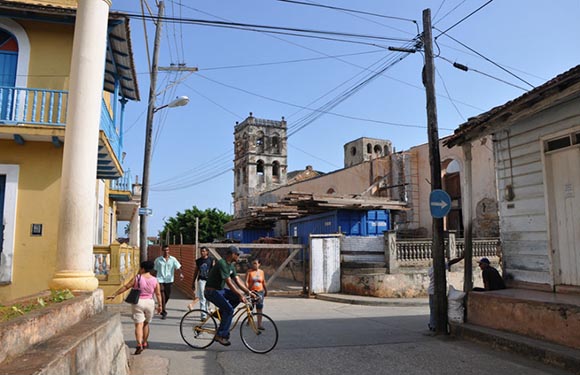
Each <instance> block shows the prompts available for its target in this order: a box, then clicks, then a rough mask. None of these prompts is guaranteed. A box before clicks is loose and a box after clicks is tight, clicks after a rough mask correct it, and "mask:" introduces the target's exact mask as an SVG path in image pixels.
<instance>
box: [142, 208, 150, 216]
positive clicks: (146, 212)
mask: <svg viewBox="0 0 580 375" xmlns="http://www.w3.org/2000/svg"><path fill="white" fill-rule="evenodd" d="M139 215H141V216H143V215H145V216H152V215H153V210H152V209H150V208H145V207H139Z"/></svg>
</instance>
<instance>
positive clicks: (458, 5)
mask: <svg viewBox="0 0 580 375" xmlns="http://www.w3.org/2000/svg"><path fill="white" fill-rule="evenodd" d="M466 1H467V0H463V1H462V2H460V3H459V4H457V5H456V6H455V7H453V9H451V10H450V11H449V12H447V13H445V15H444V16H443V17H441V18H439V19H438V20H437V21H435V23H433V26H435V25H437V24H438V23H439V22H441V21H443V19H444V18H445V17H447V16H448V15H450V14H451V13H453V12H454V11H455V10H456V9H457V8H459V7H460V6H461V5H463V4H464V3H465V2H466ZM433 18H435V17H433Z"/></svg>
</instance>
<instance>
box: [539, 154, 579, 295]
mask: <svg viewBox="0 0 580 375" xmlns="http://www.w3.org/2000/svg"><path fill="white" fill-rule="evenodd" d="M546 168H547V169H546V171H547V174H546V175H547V176H548V181H547V183H548V194H549V195H548V202H549V210H550V237H551V239H550V241H551V247H552V251H553V255H554V257H553V259H554V275H555V278H556V280H555V282H556V284H563V285H576V286H580V148H579V147H578V146H576V147H572V148H566V149H563V150H561V151H560V150H559V151H554V152H552V153H550V154H548V155H546Z"/></svg>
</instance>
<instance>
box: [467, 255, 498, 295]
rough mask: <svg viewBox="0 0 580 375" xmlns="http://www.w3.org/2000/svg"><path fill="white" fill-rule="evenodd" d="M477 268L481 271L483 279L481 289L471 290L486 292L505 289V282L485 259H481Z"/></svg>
mask: <svg viewBox="0 0 580 375" xmlns="http://www.w3.org/2000/svg"><path fill="white" fill-rule="evenodd" d="M477 263H479V268H480V269H481V278H482V279H483V288H473V290H474V291H476V292H486V291H490V290H500V289H505V282H504V281H503V278H502V277H501V275H500V274H499V271H498V270H496V269H495V268H493V267H492V266H491V265H490V261H489V259H487V258H481V259H480V260H479V261H478V262H477Z"/></svg>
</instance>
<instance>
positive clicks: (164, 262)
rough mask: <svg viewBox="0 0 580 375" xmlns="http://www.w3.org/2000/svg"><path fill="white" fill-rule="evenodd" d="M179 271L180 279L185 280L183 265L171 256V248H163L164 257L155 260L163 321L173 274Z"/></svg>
mask: <svg viewBox="0 0 580 375" xmlns="http://www.w3.org/2000/svg"><path fill="white" fill-rule="evenodd" d="M176 270H179V278H180V279H181V280H183V273H182V272H181V263H179V261H178V260H177V259H176V258H175V257H173V256H171V255H169V246H167V245H165V246H163V255H162V256H159V257H157V259H155V271H156V272H157V281H159V286H160V287H161V296H162V297H163V298H162V301H161V319H165V318H166V317H167V310H166V309H165V308H166V306H167V302H168V301H169V298H170V297H171V286H172V285H173V281H174V278H173V274H174V273H175V271H176Z"/></svg>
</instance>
